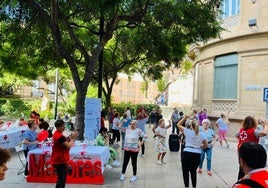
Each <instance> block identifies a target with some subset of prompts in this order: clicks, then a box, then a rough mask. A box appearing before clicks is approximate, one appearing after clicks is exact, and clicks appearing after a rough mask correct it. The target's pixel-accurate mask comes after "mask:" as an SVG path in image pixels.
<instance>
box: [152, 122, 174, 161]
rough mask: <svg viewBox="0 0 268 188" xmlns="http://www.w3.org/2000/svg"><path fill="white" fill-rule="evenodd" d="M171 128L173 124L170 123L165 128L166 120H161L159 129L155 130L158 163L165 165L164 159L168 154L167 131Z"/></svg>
mask: <svg viewBox="0 0 268 188" xmlns="http://www.w3.org/2000/svg"><path fill="white" fill-rule="evenodd" d="M170 127H171V122H169V125H168V126H165V120H164V119H160V121H159V123H158V127H157V128H156V129H155V135H156V143H155V151H156V152H157V163H158V164H164V163H166V162H165V161H164V157H165V155H166V153H167V151H166V150H167V145H166V142H167V141H166V136H167V129H168V128H170Z"/></svg>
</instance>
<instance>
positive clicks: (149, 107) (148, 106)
mask: <svg viewBox="0 0 268 188" xmlns="http://www.w3.org/2000/svg"><path fill="white" fill-rule="evenodd" d="M127 107H129V108H130V112H131V115H132V116H133V117H136V116H137V114H136V112H137V109H138V108H139V107H143V108H144V109H145V111H146V112H147V113H148V114H149V113H150V112H151V111H152V109H153V108H155V109H157V108H159V106H158V105H155V104H131V103H118V104H113V106H112V108H115V109H116V111H117V112H118V113H119V115H120V116H123V114H124V112H125V111H126V108H127Z"/></svg>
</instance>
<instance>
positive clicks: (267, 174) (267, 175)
mask: <svg viewBox="0 0 268 188" xmlns="http://www.w3.org/2000/svg"><path fill="white" fill-rule="evenodd" d="M242 179H251V180H254V181H256V182H258V183H259V184H261V185H262V186H263V187H267V181H268V171H267V170H266V169H258V170H256V171H255V172H250V173H249V174H248V175H246V176H245V177H244V178H242ZM233 188H250V187H249V186H247V185H243V184H235V185H234V186H233Z"/></svg>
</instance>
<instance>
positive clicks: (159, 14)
mask: <svg viewBox="0 0 268 188" xmlns="http://www.w3.org/2000/svg"><path fill="white" fill-rule="evenodd" d="M219 2H220V0H206V1H203V0H192V1H189V0H100V1H88V0H76V1H66V0H51V1H43V0H27V1H25V0H4V1H2V3H1V11H0V19H1V28H0V29H1V31H0V34H1V36H0V43H1V48H0V60H1V61H0V66H1V67H3V68H5V70H7V71H10V72H14V73H17V74H22V73H25V74H24V75H25V76H27V77H37V76H38V75H40V74H42V73H43V72H46V71H47V70H49V69H53V68H55V67H68V68H69V69H70V70H71V75H72V78H73V81H74V85H75V88H76V90H77V98H76V109H75V111H76V125H75V126H76V129H77V130H78V131H79V136H78V139H83V135H84V126H85V125H84V114H85V110H84V103H85V97H86V93H87V88H88V86H89V84H90V83H92V82H93V80H94V77H96V75H97V73H96V70H97V67H98V60H99V57H100V54H101V53H102V51H103V49H104V48H105V46H106V45H107V44H108V42H109V41H110V40H111V39H112V38H115V40H116V44H120V43H121V46H122V47H124V44H125V43H124V41H125V42H126V41H127V42H129V43H128V44H127V45H126V46H127V48H126V52H125V55H127V56H129V57H130V58H129V60H131V59H132V60H133V59H136V58H139V59H138V60H137V61H136V62H135V63H138V62H141V63H142V64H141V65H140V66H146V68H147V69H148V71H147V72H154V75H156V73H157V72H159V73H160V72H161V70H162V68H163V67H166V68H167V67H168V66H170V65H171V64H175V65H179V63H180V60H181V58H182V57H183V56H184V55H185V53H186V45H187V44H189V43H192V42H196V41H204V40H208V39H209V38H211V37H216V36H218V34H219V31H220V30H221V28H220V25H219V22H218V20H217V14H218V11H219V10H218V9H217V8H216V7H217V5H218V4H219ZM117 40H118V41H117ZM131 45H132V47H131ZM130 47H131V48H130ZM121 49H123V48H121ZM122 57H123V56H122ZM121 62H122V61H121ZM159 62H165V63H162V64H161V63H159ZM132 63H133V61H129V62H128V65H129V64H130V65H131V64H132ZM137 66H139V65H137ZM14 67H15V68H14ZM26 69H27V71H23V70H26Z"/></svg>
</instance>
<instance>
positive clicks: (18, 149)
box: [15, 144, 26, 175]
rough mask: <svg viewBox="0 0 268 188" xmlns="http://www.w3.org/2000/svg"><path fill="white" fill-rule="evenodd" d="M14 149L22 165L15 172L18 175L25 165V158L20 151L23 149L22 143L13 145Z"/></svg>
mask: <svg viewBox="0 0 268 188" xmlns="http://www.w3.org/2000/svg"><path fill="white" fill-rule="evenodd" d="M15 150H16V153H17V155H18V158H19V160H20V163H21V165H22V166H21V168H20V169H19V171H18V172H17V175H20V174H21V173H23V172H24V170H25V166H26V159H25V157H24V153H23V152H21V151H23V145H22V144H19V145H17V146H15ZM21 154H23V157H21ZM23 158H24V159H23Z"/></svg>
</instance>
